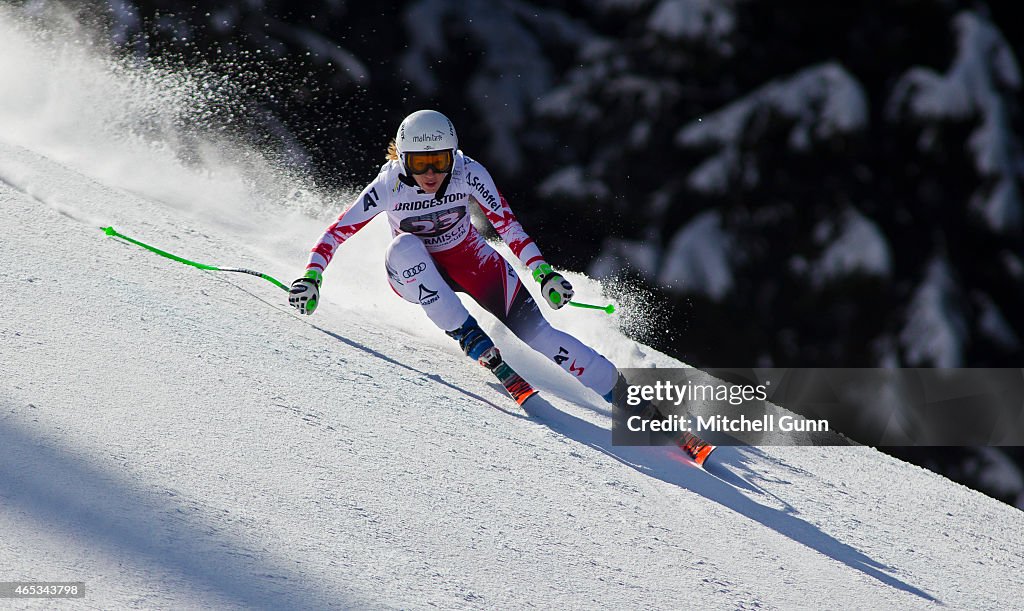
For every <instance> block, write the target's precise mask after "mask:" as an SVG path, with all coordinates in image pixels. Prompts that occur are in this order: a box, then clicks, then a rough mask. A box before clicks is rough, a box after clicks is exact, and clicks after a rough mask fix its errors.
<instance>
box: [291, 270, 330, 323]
mask: <svg viewBox="0 0 1024 611" xmlns="http://www.w3.org/2000/svg"><path fill="white" fill-rule="evenodd" d="M322 281H323V274H321V273H320V272H318V271H316V270H315V269H308V270H306V275H305V276H303V277H301V278H299V279H298V280H296V281H295V282H292V288H291V290H289V291H288V303H290V304H291V305H292V307H293V308H295V309H297V310H298V311H299V312H302V313H303V314H312V313H313V312H314V311H315V310H316V306H317V304H318V303H319V302H320V283H321V282H322Z"/></svg>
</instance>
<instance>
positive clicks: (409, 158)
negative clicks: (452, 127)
mask: <svg viewBox="0 0 1024 611" xmlns="http://www.w3.org/2000/svg"><path fill="white" fill-rule="evenodd" d="M454 162H455V156H454V155H453V154H452V152H451V151H428V152H425V153H406V154H405V167H406V168H408V169H409V173H410V174H426V173H427V170H429V169H431V168H433V169H434V171H435V172H437V173H438V174H447V173H448V172H451V171H452V164H453V163H454Z"/></svg>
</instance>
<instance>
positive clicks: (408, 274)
mask: <svg viewBox="0 0 1024 611" xmlns="http://www.w3.org/2000/svg"><path fill="white" fill-rule="evenodd" d="M425 269H427V264H426V263H420V264H419V265H414V266H413V267H410V268H409V269H406V270H402V277H403V278H406V279H408V278H412V277H413V276H415V275H416V274H418V273H420V272H422V271H423V270H425Z"/></svg>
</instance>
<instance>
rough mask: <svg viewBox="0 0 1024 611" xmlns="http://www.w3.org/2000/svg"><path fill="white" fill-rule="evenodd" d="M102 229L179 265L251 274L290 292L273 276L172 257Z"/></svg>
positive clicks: (167, 253)
mask: <svg viewBox="0 0 1024 611" xmlns="http://www.w3.org/2000/svg"><path fill="white" fill-rule="evenodd" d="M100 229H102V230H103V233H105V234H107V235H109V236H112V237H115V238H121V239H122V240H124V241H125V242H130V243H132V244H135V245H136V246H141V247H142V248H145V249H146V250H148V251H150V252H152V253H156V254H158V255H160V256H161V257H166V258H168V259H170V260H172V261H177V262H178V263H184V264H185V265H191V266H192V267H195V268H198V269H204V270H207V271H211V272H239V273H242V274H249V275H250V276H258V277H260V278H263V279H264V280H266V281H268V282H272V283H274V284H275V285H277V286H279V287H280V288H281V289H282V290H284V291H287V290H288V287H287V286H285V285H284V284H282V283H281V281H280V280H278V279H277V278H274V277H273V276H270V275H268V274H264V273H262V272H257V271H253V270H251V269H242V268H240V267H217V266H215V265H206V264H205V263H196V262H195V261H189V260H188V259H183V258H181V257H179V256H177V255H172V254H171V253H169V252H167V251H164V250H160V249H159V248H156V247H153V246H150V245H149V244H145V243H143V242H140V241H138V240H135V239H132V238H130V237H128V236H126V235H124V234H123V233H119V232H117V231H116V230H115V229H114V228H113V227H100Z"/></svg>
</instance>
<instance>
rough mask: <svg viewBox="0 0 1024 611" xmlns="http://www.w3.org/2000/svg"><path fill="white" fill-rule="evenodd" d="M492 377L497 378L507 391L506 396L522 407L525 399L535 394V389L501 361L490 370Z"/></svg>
mask: <svg viewBox="0 0 1024 611" xmlns="http://www.w3.org/2000/svg"><path fill="white" fill-rule="evenodd" d="M491 373H493V374H494V377H496V378H498V381H499V382H501V385H502V386H503V387H504V388H505V390H506V391H508V394H509V395H510V396H511V397H512V399H513V400H515V402H516V403H518V404H519V405H522V404H523V403H525V402H526V400H527V399H529V398H530V397H532V396H533V395H535V394H537V389H536V388H534V387H533V386H531V385H530V383H529V382H527V381H526V380H524V379H523V377H522V376H521V375H519V374H518V373H516V372H515V371H514V370H513V369H512V368H511V367H509V366H508V363H506V362H505V361H502V362H501V363H499V364H498V366H497V367H495V368H494V369H491Z"/></svg>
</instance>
